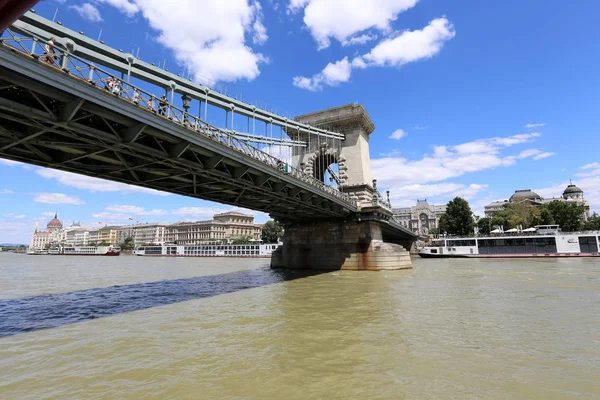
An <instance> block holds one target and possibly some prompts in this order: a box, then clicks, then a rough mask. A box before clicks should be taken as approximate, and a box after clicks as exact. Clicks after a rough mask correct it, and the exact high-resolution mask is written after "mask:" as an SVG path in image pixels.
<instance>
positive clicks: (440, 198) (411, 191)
mask: <svg viewBox="0 0 600 400" xmlns="http://www.w3.org/2000/svg"><path fill="white" fill-rule="evenodd" d="M487 188H488V185H481V184H471V185H468V186H467V185H464V184H460V183H453V182H444V183H439V184H425V185H422V184H413V185H405V186H401V187H393V188H390V198H391V200H392V205H393V206H394V207H407V206H411V205H414V204H415V201H416V200H417V199H428V201H429V202H430V203H431V204H434V203H435V204H438V203H440V204H445V203H447V202H448V201H450V200H452V199H453V198H454V197H456V196H459V197H462V198H464V199H467V200H470V199H472V198H473V197H474V196H475V195H477V194H479V193H480V192H482V191H485V190H487Z"/></svg>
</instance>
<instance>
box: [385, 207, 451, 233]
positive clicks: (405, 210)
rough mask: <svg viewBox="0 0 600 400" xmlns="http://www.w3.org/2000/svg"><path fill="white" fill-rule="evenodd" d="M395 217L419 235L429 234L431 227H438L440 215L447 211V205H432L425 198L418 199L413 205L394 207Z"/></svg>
mask: <svg viewBox="0 0 600 400" xmlns="http://www.w3.org/2000/svg"><path fill="white" fill-rule="evenodd" d="M392 212H393V213H394V218H395V219H396V221H398V222H399V223H400V224H402V226H404V227H405V228H408V229H410V230H412V231H413V232H414V233H416V234H418V235H428V234H429V231H430V230H431V229H434V228H437V227H438V226H439V223H440V217H441V216H442V215H444V214H445V213H446V205H445V204H444V205H432V204H429V203H428V202H427V199H425V200H417V204H416V205H415V206H412V207H401V208H394V209H392Z"/></svg>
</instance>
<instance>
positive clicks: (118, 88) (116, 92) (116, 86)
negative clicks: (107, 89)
mask: <svg viewBox="0 0 600 400" xmlns="http://www.w3.org/2000/svg"><path fill="white" fill-rule="evenodd" d="M112 92H113V94H114V95H115V96H118V95H120V94H121V82H120V81H119V80H118V79H116V80H115V81H114V83H113V89H112Z"/></svg>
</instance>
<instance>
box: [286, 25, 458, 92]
mask: <svg viewBox="0 0 600 400" xmlns="http://www.w3.org/2000/svg"><path fill="white" fill-rule="evenodd" d="M455 35H456V33H455V31H454V27H453V26H452V24H451V23H450V22H449V21H448V20H447V19H446V18H444V17H443V18H438V19H435V20H433V21H431V22H430V23H429V25H427V26H426V27H425V28H423V29H421V30H416V31H405V32H403V33H401V34H400V35H398V36H396V37H394V38H390V39H386V40H383V41H381V42H379V44H377V45H376V46H375V47H374V48H372V49H371V51H370V52H369V53H367V54H364V55H363V56H358V57H355V58H354V59H353V60H352V63H349V62H348V58H347V57H345V58H344V59H342V60H340V61H337V62H335V63H329V64H327V66H326V67H325V68H324V69H323V70H322V71H321V72H319V73H317V74H315V75H313V76H312V77H311V78H307V77H304V76H296V77H294V78H293V80H292V83H293V84H294V86H296V87H299V88H301V89H307V90H310V91H317V90H320V89H322V88H323V85H329V86H335V85H337V84H339V83H340V82H347V81H348V80H350V76H351V73H352V68H359V69H364V68H368V67H401V66H402V65H405V64H408V63H411V62H415V61H419V60H424V59H428V58H431V57H433V56H435V55H436V54H437V53H439V52H440V50H441V49H442V47H443V46H444V43H445V42H446V41H448V40H450V39H452V38H453V37H454V36H455ZM332 70H333V71H337V72H338V73H337V74H335V76H336V79H331V71H332Z"/></svg>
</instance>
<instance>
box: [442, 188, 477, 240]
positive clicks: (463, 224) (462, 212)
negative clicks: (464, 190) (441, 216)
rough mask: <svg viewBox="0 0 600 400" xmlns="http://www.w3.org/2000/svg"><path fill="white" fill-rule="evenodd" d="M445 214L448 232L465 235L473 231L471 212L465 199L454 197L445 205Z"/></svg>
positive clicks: (473, 223)
mask: <svg viewBox="0 0 600 400" xmlns="http://www.w3.org/2000/svg"><path fill="white" fill-rule="evenodd" d="M445 215H446V220H447V232H448V233H449V234H451V235H460V236H466V235H470V234H471V233H473V227H474V225H475V222H474V220H473V212H472V211H471V207H469V203H468V202H467V201H466V200H465V199H463V198H461V197H455V198H454V200H450V201H449V202H448V204H447V205H446V214H445Z"/></svg>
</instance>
